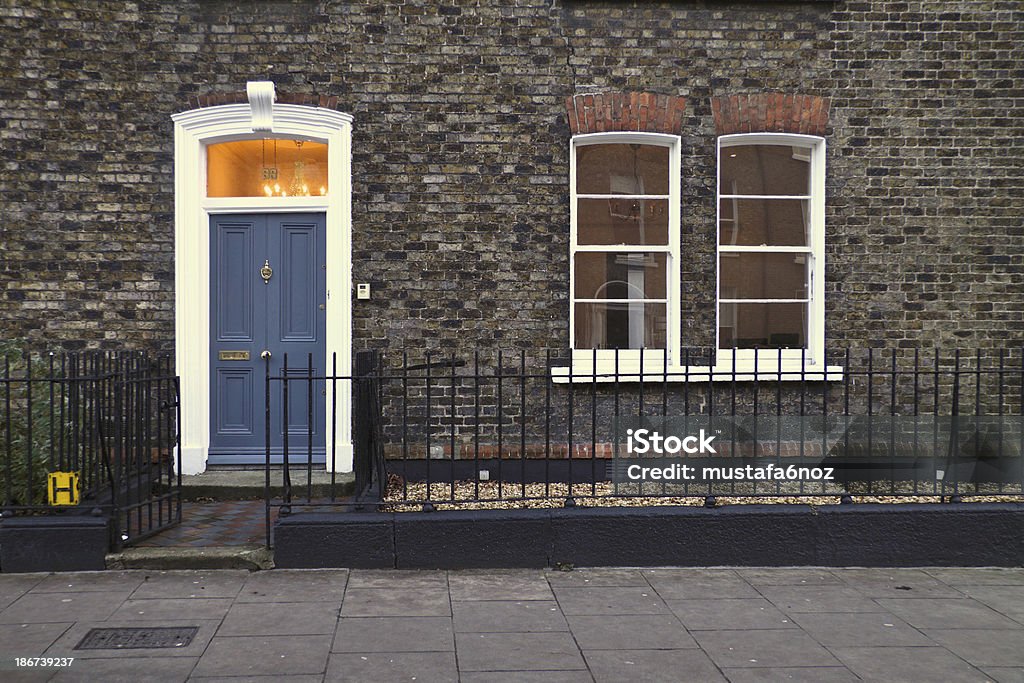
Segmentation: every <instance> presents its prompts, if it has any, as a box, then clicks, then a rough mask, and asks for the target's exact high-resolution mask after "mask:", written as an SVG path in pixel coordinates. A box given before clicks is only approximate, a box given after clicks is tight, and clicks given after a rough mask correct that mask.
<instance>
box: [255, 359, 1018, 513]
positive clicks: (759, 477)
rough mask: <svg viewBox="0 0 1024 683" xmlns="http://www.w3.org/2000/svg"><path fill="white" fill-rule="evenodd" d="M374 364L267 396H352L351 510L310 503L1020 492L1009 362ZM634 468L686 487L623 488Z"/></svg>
mask: <svg viewBox="0 0 1024 683" xmlns="http://www.w3.org/2000/svg"><path fill="white" fill-rule="evenodd" d="M367 354H368V355H364V356H360V360H358V361H357V363H356V368H355V369H356V372H355V373H354V375H338V374H334V375H331V376H326V377H324V376H318V377H312V376H310V377H298V378H296V377H288V376H284V377H268V388H269V387H270V385H271V383H273V384H274V385H275V386H274V391H273V392H272V391H268V396H271V395H275V396H279V395H280V394H283V393H284V392H285V391H286V390H287V387H288V386H289V385H292V388H291V391H293V392H295V391H298V392H300V393H301V394H302V395H308V396H312V395H313V393H314V392H316V391H321V390H325V388H326V387H327V386H328V385H333V386H335V387H336V386H337V384H338V383H344V382H351V383H352V386H353V398H354V406H353V411H352V416H353V420H354V422H353V435H354V440H353V443H354V451H355V452H354V468H355V474H356V482H357V485H358V487H357V490H358V494H359V498H358V500H353V499H347V500H342V499H340V498H334V497H333V496H332V500H310V499H308V498H307V499H306V500H305V501H303V502H304V504H324V503H343V504H346V505H356V504H357V503H361V504H362V505H363V506H364V507H366V504H367V503H370V502H378V503H383V504H385V505H388V506H391V507H389V509H414V508H415V509H419V508H420V507H423V506H426V507H428V508H429V507H431V506H437V505H442V504H445V505H454V506H458V505H462V504H470V503H472V504H493V505H494V506H499V505H505V504H509V503H515V504H530V505H533V504H535V505H556V504H557V505H563V504H570V505H571V504H575V503H577V502H588V503H590V504H602V503H610V502H612V501H613V500H614V501H616V502H620V503H621V502H623V501H631V502H632V503H634V504H647V503H651V504H653V503H658V502H665V501H678V502H688V503H692V502H696V503H698V504H699V503H702V502H708V503H710V502H712V501H713V500H714V499H716V498H720V497H723V496H725V497H733V496H735V497H744V498H752V497H753V498H761V497H764V498H771V499H773V500H779V499H783V498H790V497H792V498H794V499H807V498H809V497H815V496H826V497H835V498H837V499H841V500H846V501H849V500H859V499H860V498H858V497H859V496H866V497H870V498H872V499H877V498H882V497H884V498H889V497H896V498H899V499H908V498H910V497H915V496H936V497H940V498H941V499H942V500H954V501H955V500H959V499H962V498H963V497H964V496H985V495H991V496H1020V495H1021V491H1022V483H1024V457H1022V453H1024V430H1022V419H1021V407H1022V404H1024V382H1022V379H1024V363H1022V352H1021V350H1019V349H1014V350H999V349H997V350H985V351H973V352H970V353H967V352H962V351H942V350H928V351H921V350H915V349H909V350H907V349H890V350H878V349H863V350H855V349H850V350H845V351H842V352H840V353H836V354H830V355H829V357H828V358H827V359H823V360H824V361H825V362H819V363H817V364H811V363H810V362H809V361H808V360H807V359H806V358H797V359H795V360H794V359H792V358H790V359H787V358H786V357H785V356H784V355H783V352H782V351H780V350H760V351H757V352H755V353H754V354H753V355H754V356H755V357H754V358H753V364H752V365H747V366H744V365H742V364H741V363H740V362H739V361H732V363H731V364H729V365H726V366H720V365H715V364H714V362H713V361H714V354H713V353H712V352H711V351H710V350H707V349H704V350H688V351H686V352H684V356H683V358H681V359H679V360H680V363H679V365H678V367H675V366H672V365H669V366H667V367H666V366H664V364H661V365H659V366H654V365H652V364H650V363H648V362H646V361H645V360H644V359H640V361H639V363H638V362H637V359H636V358H635V357H633V358H627V357H626V356H625V354H613V355H612V356H611V357H610V358H605V359H604V360H603V361H601V360H600V359H598V358H597V357H596V354H595V355H594V357H593V358H591V359H589V361H590V362H587V361H588V359H587V358H583V359H582V361H583V362H582V363H581V358H580V357H578V356H577V358H576V367H575V369H574V368H573V366H572V364H571V363H570V361H569V358H567V357H566V354H565V353H564V352H563V353H562V354H556V353H553V352H528V351H525V350H521V351H516V352H506V351H497V352H494V353H483V352H481V351H474V352H472V353H470V354H468V355H457V354H433V353H423V354H411V353H402V354H392V355H382V356H376V355H374V354H371V353H370V352H367ZM630 361H632V364H631V363H630ZM641 367H642V368H644V371H643V372H642V373H641V372H640V368H641ZM581 368H582V369H581ZM755 368H756V371H755ZM641 380H642V381H641ZM332 395H335V396H336V395H337V393H336V392H332ZM275 400H277V399H275ZM280 405H281V404H280V403H278V406H280ZM308 405H309V406H310V409H311V408H312V400H311V399H310V401H309V404H308ZM278 409H279V410H280V407H278ZM343 415H344V413H343V411H342V412H339V411H338V410H337V409H336V407H335V409H334V410H333V411H332V412H331V413H330V416H331V417H330V418H329V419H330V420H334V421H336V420H339V419H343ZM303 420H304V421H303V424H307V423H308V424H312V420H309V421H306V420H305V416H303ZM285 422H286V423H287V418H286V420H285ZM327 429H328V430H329V431H330V430H334V431H336V425H333V424H332V425H328V426H327ZM638 429H647V430H648V432H647V434H648V435H649V434H650V433H652V432H654V431H658V430H661V435H662V436H663V437H664V436H666V435H668V436H675V437H677V439H679V440H680V441H682V440H683V439H685V437H686V436H693V437H695V438H697V437H699V435H700V434H701V433H702V432H701V430H703V434H704V440H705V442H706V445H709V444H710V443H711V441H708V439H709V437H713V444H714V447H713V452H709V453H693V454H689V453H685V452H680V451H677V452H676V453H671V452H664V453H663V454H661V455H660V456H659V458H651V457H650V456H651V455H653V453H647V454H641V453H637V452H636V451H637V442H638V440H639V436H637V435H636V430H638ZM630 430H633V431H632V432H631V431H630ZM631 435H632V436H633V440H632V441H631ZM674 443H675V442H673V444H674ZM691 443H693V444H696V443H698V441H693V442H691ZM709 450H711V449H709ZM296 455H298V456H299V457H298V458H293V459H292V462H293V463H295V462H296V460H298V461H299V462H301V460H302V454H296ZM632 465H637V466H638V467H640V468H641V469H642V468H643V467H648V468H652V467H662V468H664V467H667V466H670V465H671V466H683V465H686V466H693V467H694V468H695V470H694V473H695V475H694V476H692V477H691V478H686V477H682V476H677V477H676V478H674V479H666V478H660V479H651V478H649V477H648V478H640V479H633V478H631V477H630V476H629V472H630V471H635V470H630V466H632ZM748 466H749V467H750V469H747V467H748ZM705 468H707V469H705ZM826 469H829V470H830V471H831V476H829V477H825V476H824V474H823V473H824V470H826ZM739 470H742V472H739ZM677 474H678V472H677ZM737 475H738V476H737ZM790 475H792V476H790ZM294 503H295V501H294V500H292V499H291V498H290V497H287V493H286V500H284V501H281V504H282V505H286V506H290V505H292V504H294ZM370 507H374V508H375V507H376V506H370ZM268 509H269V507H268Z"/></svg>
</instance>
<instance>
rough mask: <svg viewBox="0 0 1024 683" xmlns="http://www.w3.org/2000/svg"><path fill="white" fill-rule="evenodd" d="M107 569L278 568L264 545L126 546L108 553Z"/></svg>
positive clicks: (271, 553)
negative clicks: (197, 546) (116, 551)
mask: <svg viewBox="0 0 1024 683" xmlns="http://www.w3.org/2000/svg"><path fill="white" fill-rule="evenodd" d="M106 562H107V569H154V570H156V569H248V570H249V571H257V570H261V569H273V568H274V553H273V551H272V550H268V549H267V548H265V547H264V546H262V545H237V546H220V547H208V548H185V547H177V548H126V549H125V550H123V551H121V552H119V553H110V554H108V555H107V557H106Z"/></svg>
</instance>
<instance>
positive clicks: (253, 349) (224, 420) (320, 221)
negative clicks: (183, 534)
mask: <svg viewBox="0 0 1024 683" xmlns="http://www.w3.org/2000/svg"><path fill="white" fill-rule="evenodd" d="M324 232H325V220H324V215H323V214H304V213H300V214H244V215H221V216H213V217H211V218H210V335H211V339H210V368H211V376H210V459H209V462H210V464H214V465H218V464H219V465H228V464H231V465H238V464H256V463H262V462H264V459H265V453H266V451H265V448H266V430H265V424H266V422H265V416H266V399H267V395H266V381H265V368H266V363H268V362H269V364H270V374H271V376H273V377H280V376H283V375H284V374H285V359H286V358H287V364H288V365H287V376H289V377H297V378H298V377H302V378H304V377H307V376H308V374H309V368H310V365H309V359H310V357H312V374H313V375H314V376H320V377H322V376H323V375H324V358H325V347H324V337H325V330H326V313H325V304H326V301H324V296H325V291H326V282H325V277H326V268H327V265H326V261H325V259H326V255H325V246H324V239H325V237H324ZM267 354H269V357H268V358H269V360H265V359H264V356H266V355H267ZM311 354H312V356H311ZM281 385H282V382H278V381H274V382H272V384H271V397H270V398H271V457H272V459H273V460H274V461H275V462H280V460H281V457H282V448H283V443H284V418H283V412H284V411H283V410H282V407H283V398H282V397H283V394H284V392H283V391H282V386H281ZM324 400H325V399H324V383H323V381H322V380H320V381H314V382H313V383H312V384H310V383H309V382H307V381H290V382H288V453H289V456H290V457H289V459H290V460H291V461H293V462H294V461H296V460H300V459H301V460H303V461H304V460H305V458H306V455H307V453H308V452H309V444H310V441H309V426H310V420H312V426H313V441H312V446H313V457H314V461H316V462H323V461H324V444H325V439H324V431H325V430H324V415H325V405H324ZM311 404H312V405H311Z"/></svg>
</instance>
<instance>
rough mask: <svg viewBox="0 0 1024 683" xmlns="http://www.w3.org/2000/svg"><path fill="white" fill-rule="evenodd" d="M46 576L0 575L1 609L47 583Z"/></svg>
mask: <svg viewBox="0 0 1024 683" xmlns="http://www.w3.org/2000/svg"><path fill="white" fill-rule="evenodd" d="M46 578H47V575H46V574H0V609H4V608H5V607H7V606H8V605H10V604H11V603H12V602H14V601H15V600H17V599H18V598H20V597H21V596H22V595H24V594H25V593H28V592H29V591H30V590H32V589H33V588H35V587H36V586H38V585H39V584H40V583H42V582H43V581H45V580H46Z"/></svg>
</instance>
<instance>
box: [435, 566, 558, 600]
mask: <svg viewBox="0 0 1024 683" xmlns="http://www.w3.org/2000/svg"><path fill="white" fill-rule="evenodd" d="M448 585H449V588H450V590H451V595H452V600H460V601H466V600H553V599H554V597H555V596H554V594H553V593H552V592H551V586H550V585H549V584H548V580H547V578H546V577H545V576H544V572H542V571H538V570H512V571H500V570H499V571H492V572H482V571H474V570H461V571H453V572H450V573H449V576H448Z"/></svg>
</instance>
